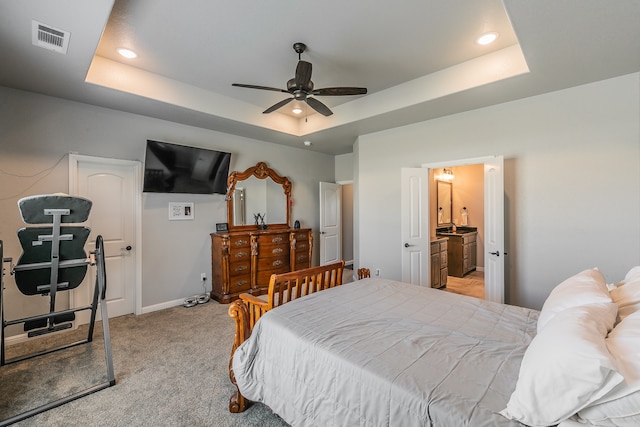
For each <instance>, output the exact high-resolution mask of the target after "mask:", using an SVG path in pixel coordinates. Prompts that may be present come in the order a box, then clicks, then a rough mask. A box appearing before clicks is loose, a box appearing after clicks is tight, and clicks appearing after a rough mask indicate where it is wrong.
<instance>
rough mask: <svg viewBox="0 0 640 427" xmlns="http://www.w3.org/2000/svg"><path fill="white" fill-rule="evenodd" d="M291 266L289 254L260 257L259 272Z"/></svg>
mask: <svg viewBox="0 0 640 427" xmlns="http://www.w3.org/2000/svg"><path fill="white" fill-rule="evenodd" d="M283 267H285V268H289V257H288V254H287V256H279V257H273V258H263V257H260V259H259V260H258V273H260V272H262V271H265V270H273V269H280V268H283Z"/></svg>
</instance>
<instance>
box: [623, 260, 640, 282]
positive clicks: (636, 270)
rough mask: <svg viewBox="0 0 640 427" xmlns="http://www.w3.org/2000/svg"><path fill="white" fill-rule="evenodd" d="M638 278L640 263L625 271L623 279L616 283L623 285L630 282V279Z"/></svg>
mask: <svg viewBox="0 0 640 427" xmlns="http://www.w3.org/2000/svg"><path fill="white" fill-rule="evenodd" d="M639 279H640V265H638V266H636V267H633V268H632V269H631V270H629V271H628V272H627V275H626V276H624V279H623V280H622V281H621V282H620V283H618V286H621V285H624V284H625V283H627V282H630V281H632V280H639Z"/></svg>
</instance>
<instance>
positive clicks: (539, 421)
mask: <svg viewBox="0 0 640 427" xmlns="http://www.w3.org/2000/svg"><path fill="white" fill-rule="evenodd" d="M616 311H617V306H616V305H615V304H613V303H599V304H588V305H582V306H577V307H571V308H567V309H566V310H564V311H561V312H560V313H558V314H556V315H555V316H554V317H553V318H552V319H551V320H550V321H549V323H548V324H547V326H546V327H545V328H544V329H543V330H542V331H541V332H540V333H539V334H538V335H536V337H535V338H534V339H533V340H532V341H531V344H530V345H529V348H527V351H526V352H525V354H524V358H523V359H522V365H520V373H519V375H518V381H517V383H516V388H515V390H514V392H513V394H512V395H511V398H510V399H509V402H508V403H507V407H506V409H504V410H503V411H501V412H500V413H501V414H502V415H503V416H505V417H507V418H509V419H512V420H517V421H520V422H522V423H524V424H527V425H530V426H550V425H555V424H558V423H559V422H561V421H563V420H566V419H568V418H569V417H571V416H572V415H574V414H575V413H576V412H578V411H579V410H581V409H583V408H584V407H586V406H587V405H589V404H591V403H593V402H595V401H597V400H598V399H600V398H601V397H602V396H604V395H605V394H607V393H608V392H609V391H611V389H613V388H614V387H615V386H616V385H618V384H619V383H620V382H622V381H623V377H622V375H620V374H619V373H618V372H617V370H616V365H615V362H614V360H613V357H612V356H611V354H609V351H608V350H607V346H606V344H605V336H606V334H607V329H608V328H609V327H610V325H612V324H613V322H614V321H615V318H616Z"/></svg>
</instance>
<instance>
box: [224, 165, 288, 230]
mask: <svg viewBox="0 0 640 427" xmlns="http://www.w3.org/2000/svg"><path fill="white" fill-rule="evenodd" d="M227 184H228V190H227V219H228V222H229V229H232V230H233V229H236V230H238V229H240V230H242V229H255V228H256V222H255V215H256V214H260V215H262V216H263V217H264V223H265V225H266V226H267V228H289V226H290V206H291V182H290V181H289V179H288V178H286V177H283V176H280V175H279V174H278V173H277V172H276V171H274V170H273V169H271V168H269V167H268V166H267V164H266V163H264V162H259V163H258V164H256V165H255V166H252V167H250V168H249V169H247V170H246V171H244V172H238V171H233V172H231V173H230V174H229V178H228V180H227Z"/></svg>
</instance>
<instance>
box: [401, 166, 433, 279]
mask: <svg viewBox="0 0 640 427" xmlns="http://www.w3.org/2000/svg"><path fill="white" fill-rule="evenodd" d="M400 185H401V190H400V206H401V208H400V209H401V212H402V213H401V215H402V218H401V220H400V234H401V236H402V281H403V282H408V283H412V284H414V285H420V286H427V287H428V286H430V283H429V281H430V280H431V275H430V274H429V268H430V267H429V264H430V253H429V252H430V241H429V240H430V239H429V235H430V234H429V170H428V169H424V168H403V169H402V171H401V184H400Z"/></svg>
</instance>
